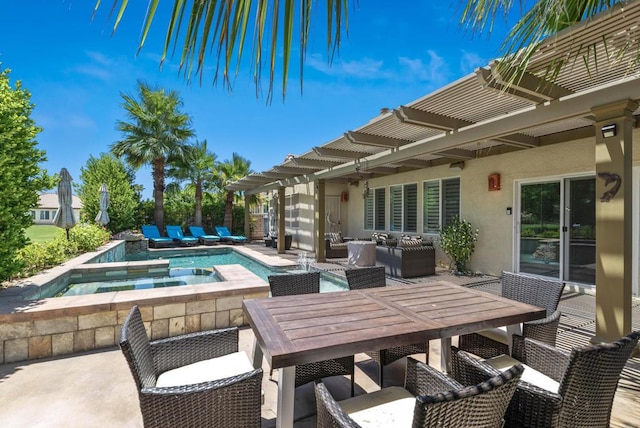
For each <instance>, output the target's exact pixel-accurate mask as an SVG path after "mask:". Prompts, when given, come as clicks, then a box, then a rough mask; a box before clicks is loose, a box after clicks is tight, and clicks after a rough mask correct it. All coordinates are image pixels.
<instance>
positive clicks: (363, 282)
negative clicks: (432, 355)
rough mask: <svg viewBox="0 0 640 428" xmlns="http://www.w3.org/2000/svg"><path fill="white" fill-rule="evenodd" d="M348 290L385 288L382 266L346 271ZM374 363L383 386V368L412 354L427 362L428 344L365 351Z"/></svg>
mask: <svg viewBox="0 0 640 428" xmlns="http://www.w3.org/2000/svg"><path fill="white" fill-rule="evenodd" d="M344 273H345V275H346V277H347V283H348V284H349V290H362V289H365V288H379V287H386V286H387V278H386V275H385V267H384V266H372V267H363V268H358V269H347V270H346V271H345V272H344ZM366 353H367V355H369V356H370V357H371V358H372V359H373V360H374V361H376V362H377V363H378V364H379V370H378V381H379V383H380V387H383V386H384V366H386V365H389V364H391V363H393V362H394V361H396V360H399V359H400V358H403V357H406V356H408V355H414V354H425V361H427V362H428V361H429V342H421V343H413V344H410V345H403V346H395V347H393V348H388V349H380V350H374V351H367V352H366Z"/></svg>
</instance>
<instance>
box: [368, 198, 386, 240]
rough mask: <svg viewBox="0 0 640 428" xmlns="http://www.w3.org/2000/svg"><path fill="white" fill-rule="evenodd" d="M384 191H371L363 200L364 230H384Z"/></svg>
mask: <svg viewBox="0 0 640 428" xmlns="http://www.w3.org/2000/svg"><path fill="white" fill-rule="evenodd" d="M385 197H386V195H385V189H384V188H380V189H371V190H370V191H369V193H368V194H367V196H366V198H365V199H364V228H365V229H366V230H385V228H386V227H385V224H386V219H385V216H384V200H385Z"/></svg>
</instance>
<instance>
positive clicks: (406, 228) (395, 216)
mask: <svg viewBox="0 0 640 428" xmlns="http://www.w3.org/2000/svg"><path fill="white" fill-rule="evenodd" d="M389 193H390V195H389V223H390V224H389V230H391V231H395V232H417V231H418V185H417V184H415V183H414V184H405V185H401V186H392V187H391V188H390V189H389Z"/></svg>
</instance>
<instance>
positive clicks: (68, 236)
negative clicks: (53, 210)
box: [66, 229, 69, 241]
mask: <svg viewBox="0 0 640 428" xmlns="http://www.w3.org/2000/svg"><path fill="white" fill-rule="evenodd" d="M66 231H67V241H68V240H69V229H66Z"/></svg>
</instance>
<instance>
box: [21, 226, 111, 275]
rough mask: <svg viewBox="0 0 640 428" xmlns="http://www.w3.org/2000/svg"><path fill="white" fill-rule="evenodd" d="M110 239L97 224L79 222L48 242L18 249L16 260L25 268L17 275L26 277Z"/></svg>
mask: <svg viewBox="0 0 640 428" xmlns="http://www.w3.org/2000/svg"><path fill="white" fill-rule="evenodd" d="M108 240H109V232H108V231H107V230H106V229H104V228H102V227H100V226H97V225H95V224H86V223H82V224H78V225H76V226H75V227H72V228H71V229H69V239H68V240H67V237H66V234H63V235H60V236H58V237H56V238H55V239H53V240H52V241H48V242H36V243H33V244H29V245H27V246H26V247H24V248H22V249H20V250H19V251H18V255H17V257H16V261H17V262H18V263H20V264H21V265H22V266H23V268H22V270H21V271H20V272H19V273H18V274H17V277H20V278H25V277H28V276H31V275H35V274H36V273H38V272H41V271H43V270H45V269H48V268H51V267H53V266H57V265H59V264H61V263H63V262H64V261H66V260H68V259H70V258H73V257H75V256H77V255H79V254H82V253H86V252H89V251H95V250H96V249H97V248H98V247H100V246H102V245H103V244H104V243H105V242H107V241H108Z"/></svg>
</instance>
